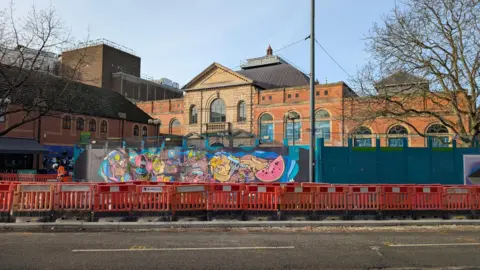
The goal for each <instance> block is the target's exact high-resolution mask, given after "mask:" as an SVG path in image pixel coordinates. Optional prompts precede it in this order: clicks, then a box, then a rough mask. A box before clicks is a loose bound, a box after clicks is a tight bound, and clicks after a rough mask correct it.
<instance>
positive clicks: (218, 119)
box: [210, 99, 226, 123]
mask: <svg viewBox="0 0 480 270" xmlns="http://www.w3.org/2000/svg"><path fill="white" fill-rule="evenodd" d="M225 121H226V117H225V103H224V102H223V100H221V99H216V100H214V101H213V102H212V105H210V122H211V123H223V122H225Z"/></svg>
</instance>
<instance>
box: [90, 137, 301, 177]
mask: <svg viewBox="0 0 480 270" xmlns="http://www.w3.org/2000/svg"><path fill="white" fill-rule="evenodd" d="M98 173H99V175H100V176H101V177H102V178H103V179H104V180H105V182H128V181H135V180H137V181H138V180H144V181H145V180H146V181H155V182H171V181H178V182H193V183H204V182H229V183H248V182H290V181H294V179H295V176H296V175H297V173H298V164H297V162H296V161H295V160H290V159H289V158H288V157H285V156H282V155H279V154H277V153H274V152H263V151H253V152H251V153H245V152H235V153H231V152H224V151H221V152H208V151H198V150H186V151H182V150H181V149H180V148H178V149H168V150H167V149H165V148H164V147H163V146H162V147H159V148H146V149H116V150H114V151H111V152H110V153H109V154H108V155H107V156H106V157H105V158H104V160H103V162H102V163H101V165H100V169H99V170H98Z"/></svg>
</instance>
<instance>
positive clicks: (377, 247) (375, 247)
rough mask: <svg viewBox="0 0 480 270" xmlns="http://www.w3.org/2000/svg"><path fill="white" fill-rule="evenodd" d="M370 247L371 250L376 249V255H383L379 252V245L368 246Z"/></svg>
mask: <svg viewBox="0 0 480 270" xmlns="http://www.w3.org/2000/svg"><path fill="white" fill-rule="evenodd" d="M370 248H371V249H372V250H373V251H376V252H377V254H378V256H383V254H382V253H380V247H379V246H370Z"/></svg>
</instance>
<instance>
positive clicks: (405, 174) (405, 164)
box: [402, 137, 410, 183]
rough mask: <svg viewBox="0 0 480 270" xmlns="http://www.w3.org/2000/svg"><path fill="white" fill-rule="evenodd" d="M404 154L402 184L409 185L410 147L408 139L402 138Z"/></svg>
mask: <svg viewBox="0 0 480 270" xmlns="http://www.w3.org/2000/svg"><path fill="white" fill-rule="evenodd" d="M402 146H403V149H402V154H403V177H402V179H403V180H402V182H403V183H408V182H409V180H408V157H409V155H410V151H409V149H410V148H409V147H408V138H406V137H405V138H402Z"/></svg>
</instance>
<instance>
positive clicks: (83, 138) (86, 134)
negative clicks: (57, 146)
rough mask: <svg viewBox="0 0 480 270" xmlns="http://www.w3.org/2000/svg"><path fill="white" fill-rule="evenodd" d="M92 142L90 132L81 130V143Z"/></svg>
mask: <svg viewBox="0 0 480 270" xmlns="http://www.w3.org/2000/svg"><path fill="white" fill-rule="evenodd" d="M89 143H90V132H88V131H82V132H80V143H79V144H89Z"/></svg>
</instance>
